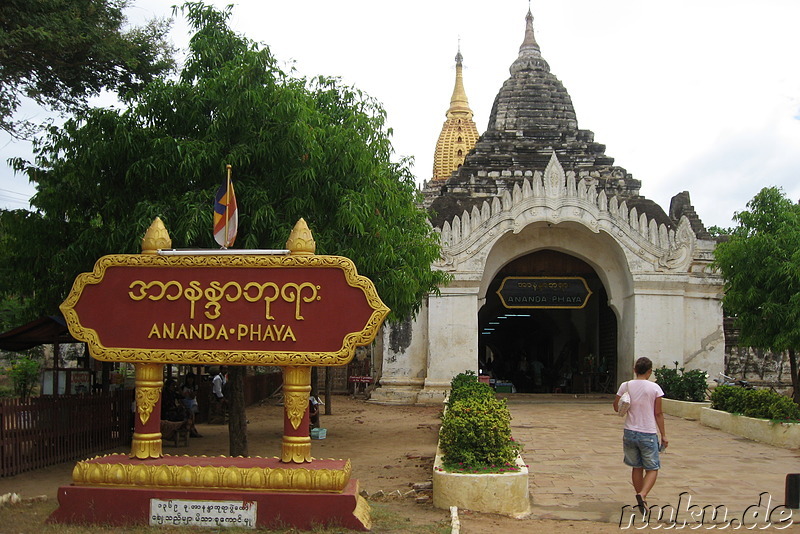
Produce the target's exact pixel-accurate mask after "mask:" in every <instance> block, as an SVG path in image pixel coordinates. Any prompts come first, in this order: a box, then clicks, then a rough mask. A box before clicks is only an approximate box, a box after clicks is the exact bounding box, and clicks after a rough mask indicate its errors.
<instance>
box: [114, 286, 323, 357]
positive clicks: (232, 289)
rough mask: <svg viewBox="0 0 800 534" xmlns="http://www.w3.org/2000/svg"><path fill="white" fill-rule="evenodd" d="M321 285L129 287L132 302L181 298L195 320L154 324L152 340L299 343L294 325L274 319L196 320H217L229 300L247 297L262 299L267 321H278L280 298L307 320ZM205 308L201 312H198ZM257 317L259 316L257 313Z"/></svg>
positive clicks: (242, 299)
mask: <svg viewBox="0 0 800 534" xmlns="http://www.w3.org/2000/svg"><path fill="white" fill-rule="evenodd" d="M321 289H322V287H321V286H319V285H315V284H312V283H310V282H303V283H299V284H298V283H295V282H287V283H284V284H282V285H278V284H276V283H275V282H248V283H246V284H244V285H242V284H240V283H238V282H227V283H224V284H223V283H221V282H219V281H218V280H212V281H211V282H210V283H209V284H208V286H207V287H204V286H203V284H202V282H200V281H198V280H191V281H189V283H188V284H187V285H186V287H184V285H183V284H182V283H181V282H178V281H176V280H168V281H166V282H165V281H162V280H151V281H144V280H134V281H133V282H131V284H130V286H129V291H128V296H129V297H130V298H131V300H133V301H137V302H139V301H144V300H147V301H153V302H158V301H162V300H166V301H181V302H184V303H185V304H187V307H188V319H189V321H190V322H185V323H175V322H169V323H167V322H154V323H153V326H152V327H151V328H150V332H149V333H148V336H147V337H148V338H150V339H153V338H155V339H188V340H191V339H202V340H209V339H217V340H225V341H228V340H230V339H236V340H237V341H242V340H247V341H262V342H263V341H297V337H296V336H295V333H294V330H293V329H292V327H291V325H287V324H273V323H265V324H262V323H249V324H241V323H240V324H236V325H230V326H229V325H228V324H226V323H225V322H216V323H214V322H194V321H195V320H196V319H198V318H199V319H202V320H206V321H216V320H217V319H221V318H222V314H223V305H224V303H225V302H228V303H233V302H240V301H246V302H250V303H262V305H263V310H264V311H263V317H260V318H259V319H264V320H265V321H274V320H275V315H273V313H271V312H270V309H271V307H272V310H273V311H274V307H273V306H272V305H273V303H274V302H275V301H278V300H280V301H282V302H285V303H290V304H293V305H294V314H293V318H294V320H295V321H303V320H304V319H305V318H304V317H303V315H302V310H303V307H304V306H306V305H310V304H309V303H312V302H315V301H319V300H322V296H321V295H320V291H321ZM198 311H200V313H198ZM254 315H256V314H254Z"/></svg>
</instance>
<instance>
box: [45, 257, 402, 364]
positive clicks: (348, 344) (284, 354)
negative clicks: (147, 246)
mask: <svg viewBox="0 0 800 534" xmlns="http://www.w3.org/2000/svg"><path fill="white" fill-rule="evenodd" d="M110 267H145V268H146V267H184V268H187V267H188V268H211V267H219V268H279V269H280V268H294V267H313V268H330V269H339V270H341V271H342V272H343V274H344V277H345V281H346V282H347V284H348V285H349V286H351V287H354V288H357V289H360V290H361V291H363V293H364V297H365V299H366V302H367V304H368V305H369V307H370V308H372V314H371V315H370V318H369V320H368V321H367V323H366V325H365V326H364V327H363V328H362V330H361V331H359V332H351V333H349V334H347V335H345V337H344V339H343V340H342V346H341V348H340V349H339V350H337V351H333V352H302V351H263V350H259V351H255V350H252V351H250V350H235V351H230V350H210V349H181V350H177V349H158V348H136V349H131V348H119V347H105V346H103V345H102V343H101V342H100V337H99V335H98V333H97V332H96V331H95V330H94V329H92V328H88V327H84V326H83V325H82V324H81V322H80V318H79V317H78V313H77V311H76V309H75V307H76V305H77V303H78V300H79V299H80V297H81V294H82V292H83V289H84V288H85V287H86V286H88V285H92V284H99V283H100V282H102V281H103V278H104V276H105V273H106V270H107V269H108V268H110ZM60 308H61V312H62V313H63V315H64V319H65V320H66V323H67V326H68V328H69V330H70V332H71V333H72V335H73V336H74V337H75V339H81V340H85V341H86V343H87V345H88V347H89V352H90V353H91V355H92V357H93V358H95V359H97V360H101V361H114V362H132V363H168V364H188V365H276V366H296V365H318V366H337V365H344V364H346V363H348V362H349V361H350V360H352V358H353V355H354V352H355V348H356V347H357V346H361V345H368V344H370V343H372V341H373V340H374V339H375V336H376V335H377V333H378V330H379V329H380V326H381V324H382V323H383V320H384V319H385V318H386V316H387V315H388V314H389V308H388V307H387V306H386V305H385V304H384V303H383V301H382V300H381V299H380V297H379V296H378V293H377V291H376V290H375V286H374V284H373V283H372V281H371V280H370V279H369V278H367V277H365V276H362V275H359V274H358V271H357V270H356V266H355V264H354V263H353V262H352V260H350V259H349V258H345V257H343V256H324V255H320V256H318V255H314V254H311V255H286V256H272V255H247V254H241V255H237V254H224V255H223V254H220V255H181V256H162V255H156V254H112V255H108V256H103V257H102V258H100V259H99V260H97V262H96V263H95V265H94V269H93V270H92V272H91V273H81V274H79V275H78V277H77V278H76V279H75V282H74V284H73V286H72V290H71V291H70V293H69V295H68V297H67V299H66V300H65V301H64V302H63V303H62V304H61V306H60Z"/></svg>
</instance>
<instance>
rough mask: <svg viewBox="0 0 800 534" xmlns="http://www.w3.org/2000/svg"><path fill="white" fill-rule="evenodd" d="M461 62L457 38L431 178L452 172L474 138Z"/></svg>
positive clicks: (475, 137) (446, 175)
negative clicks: (450, 87)
mask: <svg viewBox="0 0 800 534" xmlns="http://www.w3.org/2000/svg"><path fill="white" fill-rule="evenodd" d="M463 61H464V56H462V55H461V40H460V39H459V43H458V53H457V54H456V83H455V86H454V87H453V96H452V97H451V98H450V107H449V108H448V110H447V114H446V117H447V120H446V121H445V123H444V125H443V126H442V132H441V133H440V134H439V140H438V141H437V142H436V152H435V154H434V156H433V179H434V180H447V179H448V178H449V177H450V175H451V174H452V172H453V171H454V170H456V169H458V168H459V167H460V166H461V165H462V164H463V163H464V158H465V157H466V156H467V154H468V153H469V151H470V150H472V149H473V147H474V146H475V142H476V141H477V140H478V128H477V127H476V126H475V122H474V121H473V120H472V110H471V109H470V107H469V101H468V100H467V92H466V91H465V90H464V72H463V70H464V67H463V64H462V63H463Z"/></svg>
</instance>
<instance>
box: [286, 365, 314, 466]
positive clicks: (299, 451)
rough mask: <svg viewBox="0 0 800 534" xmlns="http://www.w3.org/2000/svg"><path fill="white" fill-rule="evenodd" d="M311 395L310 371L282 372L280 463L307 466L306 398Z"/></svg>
mask: <svg viewBox="0 0 800 534" xmlns="http://www.w3.org/2000/svg"><path fill="white" fill-rule="evenodd" d="M310 393H311V367H308V366H286V367H284V368H283V441H282V443H281V461H282V462H286V463H289V462H292V463H296V464H300V463H304V462H310V461H311V460H312V458H311V437H310V436H309V435H308V428H309V424H310V417H309V415H308V396H309V394H310Z"/></svg>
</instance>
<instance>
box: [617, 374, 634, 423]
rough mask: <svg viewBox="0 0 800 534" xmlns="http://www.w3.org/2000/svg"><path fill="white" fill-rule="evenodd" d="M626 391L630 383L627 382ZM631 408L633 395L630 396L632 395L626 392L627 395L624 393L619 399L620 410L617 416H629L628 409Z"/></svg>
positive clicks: (618, 406)
mask: <svg viewBox="0 0 800 534" xmlns="http://www.w3.org/2000/svg"><path fill="white" fill-rule="evenodd" d="M625 389H626V390H627V389H628V383H627V382H625ZM630 407H631V395H630V393H628V392H627V391H625V393H623V394H622V395H620V397H619V403H618V404H617V408H618V411H617V414H618V415H619V416H620V417H625V416H626V415H627V414H628V408H630Z"/></svg>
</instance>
